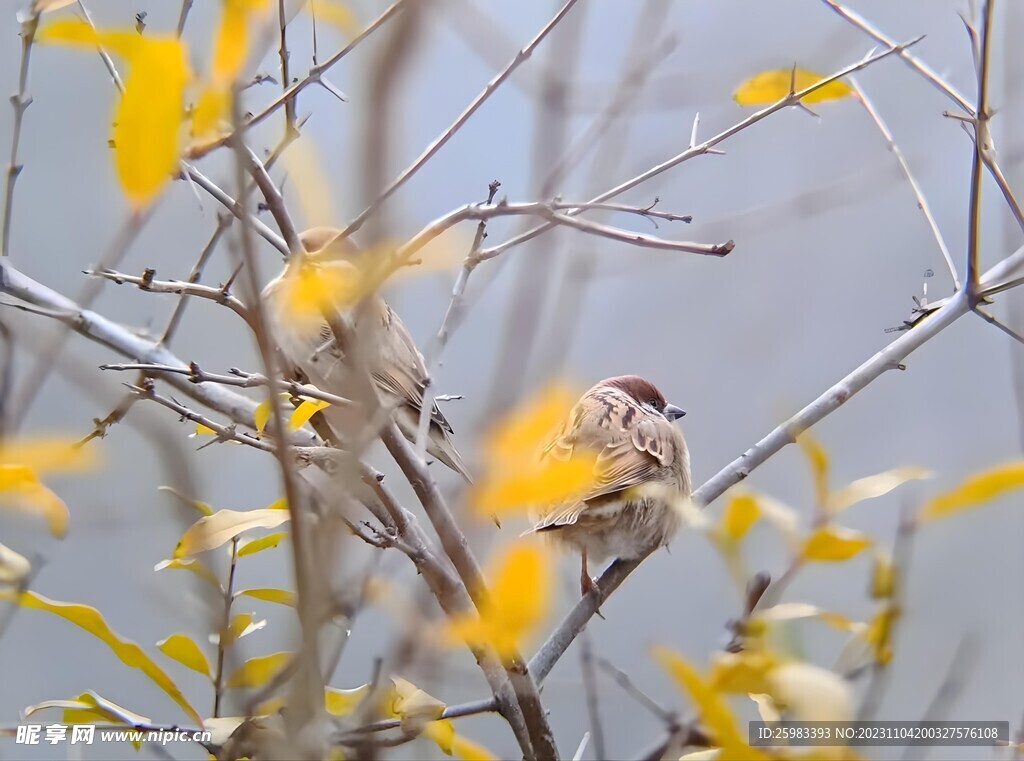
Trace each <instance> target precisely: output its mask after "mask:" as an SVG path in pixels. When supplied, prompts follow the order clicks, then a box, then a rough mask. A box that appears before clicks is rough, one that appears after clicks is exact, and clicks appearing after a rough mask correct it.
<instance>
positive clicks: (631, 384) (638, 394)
mask: <svg viewBox="0 0 1024 761" xmlns="http://www.w3.org/2000/svg"><path fill="white" fill-rule="evenodd" d="M598 385H600V386H611V387H612V388H617V389H620V390H621V391H625V392H626V393H627V394H629V395H630V396H631V397H633V398H634V399H635V400H636V401H638V402H639V403H640V404H646V403H647V402H654V405H653V406H654V407H655V409H659V410H661V409H664V408H665V403H666V402H665V397H664V395H663V394H662V393H661V392H660V391H659V390H658V387H657V386H655V385H654V384H653V383H651V382H650V381H649V380H647V379H646V378H641V377H640V376H639V375H617V376H615V377H614V378H606V379H605V380H603V381H601V382H600V383H599V384H598Z"/></svg>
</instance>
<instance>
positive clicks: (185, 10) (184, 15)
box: [177, 0, 192, 37]
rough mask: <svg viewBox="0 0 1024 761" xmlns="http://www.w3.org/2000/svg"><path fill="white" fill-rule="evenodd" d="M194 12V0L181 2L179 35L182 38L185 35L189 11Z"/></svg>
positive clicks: (182, 0)
mask: <svg viewBox="0 0 1024 761" xmlns="http://www.w3.org/2000/svg"><path fill="white" fill-rule="evenodd" d="M191 10H192V0H181V11H179V13H178V27H177V35H178V36H179V37H181V35H182V34H184V33H185V22H186V21H188V14H189V11H191Z"/></svg>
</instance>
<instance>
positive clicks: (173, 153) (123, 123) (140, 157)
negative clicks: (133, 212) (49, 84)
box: [39, 19, 188, 207]
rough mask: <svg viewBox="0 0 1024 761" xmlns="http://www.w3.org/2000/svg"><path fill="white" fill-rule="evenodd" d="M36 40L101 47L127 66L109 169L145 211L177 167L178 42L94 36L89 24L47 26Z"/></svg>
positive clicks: (181, 71)
mask: <svg viewBox="0 0 1024 761" xmlns="http://www.w3.org/2000/svg"><path fill="white" fill-rule="evenodd" d="M39 39H40V40H41V41H44V42H57V43H67V44H72V45H80V46H87V47H93V46H101V47H104V48H108V49H110V50H112V51H114V52H115V53H116V54H117V55H120V56H122V57H123V58H124V59H125V60H126V61H127V63H128V75H127V76H126V77H125V80H124V93H123V94H122V95H121V97H120V100H119V101H118V104H117V108H116V110H115V113H114V134H113V140H114V165H115V168H116V170H117V176H118V179H119V181H120V182H121V187H122V188H123V190H124V192H125V195H127V196H128V199H129V201H131V202H132V203H133V204H134V205H135V206H136V207H140V206H145V205H146V204H148V203H149V202H150V201H151V200H153V198H154V197H155V196H156V195H157V193H159V191H160V190H161V188H163V186H164V184H165V183H166V182H167V181H168V180H169V179H170V178H171V174H172V172H173V171H174V170H175V168H176V167H177V165H178V157H179V154H180V148H181V144H180V128H181V122H182V118H183V108H182V96H183V95H184V91H185V83H186V81H187V79H188V65H187V63H186V61H185V49H184V46H183V45H182V43H181V40H179V39H178V38H177V37H174V36H161V35H145V36H143V35H140V34H137V33H135V32H132V31H128V30H109V31H94V30H93V29H92V28H91V27H90V26H89V24H87V23H85V22H83V21H80V20H70V19H69V20H60V21H56V22H54V23H53V24H50V25H48V26H47V27H46V28H44V29H43V30H42V31H41V33H40V35H39Z"/></svg>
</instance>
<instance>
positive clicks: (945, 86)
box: [821, 0, 974, 116]
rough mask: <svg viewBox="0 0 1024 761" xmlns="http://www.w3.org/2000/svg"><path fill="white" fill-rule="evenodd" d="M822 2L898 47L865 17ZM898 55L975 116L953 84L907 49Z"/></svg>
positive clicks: (881, 40) (827, 0)
mask: <svg viewBox="0 0 1024 761" xmlns="http://www.w3.org/2000/svg"><path fill="white" fill-rule="evenodd" d="M821 1H822V2H823V3H825V5H827V6H828V7H829V8H831V9H832V10H834V11H835V12H836V13H838V14H839V15H840V16H841V17H842V18H844V19H846V20H847V21H849V22H850V23H851V24H853V25H854V26H855V27H857V28H858V29H860V30H861V31H862V32H864V33H865V34H867V35H868V36H869V37H871V38H872V39H874V40H875V41H876V42H877V43H879V44H880V45H885V46H886V47H890V48H891V47H893V46H895V45H896V40H894V39H892V38H891V37H888V36H887V35H885V34H883V33H882V32H880V31H879V30H877V29H876V28H875V27H873V26H872V25H871V24H870V23H869V22H868V21H866V20H865V19H864V18H863V17H861V16H859V15H857V14H856V13H854V12H853V11H851V10H850V9H849V8H846V7H844V6H842V5H840V4H839V3H837V2H835V0H821ZM897 55H898V56H899V57H900V58H902V59H903V61H904V63H906V64H907V65H908V66H910V68H912V69H914V70H915V71H917V72H918V73H919V74H921V76H923V77H924V78H925V79H927V80H928V81H929V82H931V83H932V84H933V85H935V86H936V87H937V88H939V90H940V91H942V92H943V93H945V94H946V95H947V96H949V98H950V99H951V100H952V101H953V102H954V103H956V104H957V105H958V106H960V108H962V109H963V110H964V111H966V112H967V113H968V114H970V115H972V116H973V115H974V107H973V106H972V105H971V104H970V103H969V102H968V101H967V98H965V97H964V96H963V95H961V94H960V93H959V92H957V91H956V89H955V88H954V87H953V86H952V85H951V84H949V83H948V82H946V81H945V80H944V79H942V77H940V76H939V75H938V74H936V73H935V72H934V71H932V70H931V69H930V68H929V67H928V66H927V65H926V64H925V63H924V62H922V61H921V60H919V59H918V58H915V57H914V56H913V54H911V53H909V52H908V51H907V50H905V49H904V50H900V51H899V52H898V53H897Z"/></svg>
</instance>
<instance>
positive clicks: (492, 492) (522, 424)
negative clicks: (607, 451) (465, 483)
mask: <svg viewBox="0 0 1024 761" xmlns="http://www.w3.org/2000/svg"><path fill="white" fill-rule="evenodd" d="M575 400H576V394H574V393H573V392H572V391H571V390H570V389H569V388H568V387H567V386H564V385H562V384H553V385H551V386H549V387H548V388H546V389H544V390H543V391H541V392H540V393H538V394H537V395H536V396H534V397H533V398H531V399H529V400H527V401H526V402H524V403H523V404H522V405H520V406H519V407H518V408H517V409H515V410H513V411H512V412H511V413H509V414H508V415H507V416H505V418H504V419H503V420H501V421H500V422H499V423H498V424H497V425H495V426H494V428H493V429H492V430H491V431H490V434H489V436H488V438H487V440H486V442H485V448H484V454H485V460H486V462H485V465H486V466H485V469H484V477H483V478H482V479H481V480H480V482H479V483H478V484H477V485H476V486H475V487H474V489H473V503H474V505H475V506H476V508H477V510H478V511H479V512H480V513H482V514H485V515H501V514H506V513H509V512H516V511H525V510H527V509H529V508H531V507H536V506H541V505H553V504H559V503H562V502H570V501H574V500H577V499H580V498H582V497H583V496H584V495H585V494H586V493H587V491H588V490H589V489H590V487H591V486H592V485H593V483H594V476H595V469H596V465H597V455H596V453H592V452H587V451H582V450H576V451H574V452H573V453H572V456H571V457H570V458H568V459H559V458H556V457H543V456H542V452H541V450H542V448H543V446H544V445H545V444H546V443H547V440H548V439H549V438H550V437H551V435H552V434H553V433H554V432H555V431H556V429H557V427H558V426H559V425H560V424H561V423H562V422H563V421H564V420H565V418H566V416H567V415H568V414H569V411H570V410H571V409H572V407H573V404H574V403H575Z"/></svg>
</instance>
